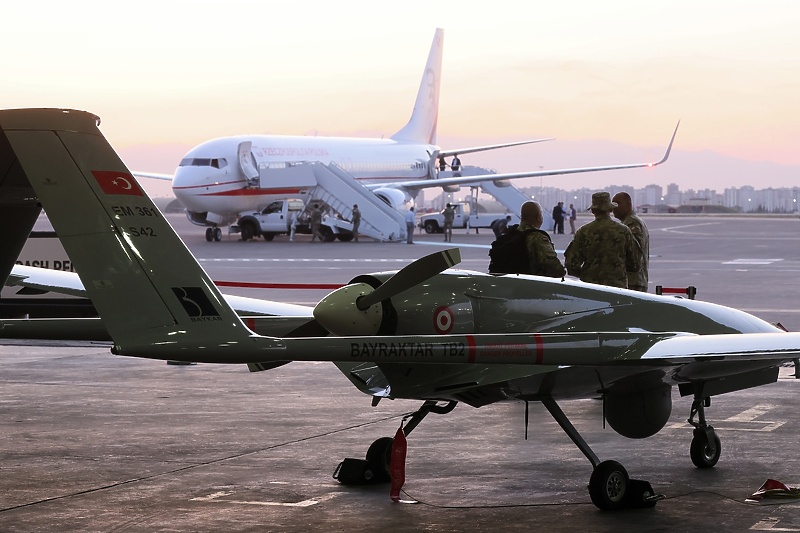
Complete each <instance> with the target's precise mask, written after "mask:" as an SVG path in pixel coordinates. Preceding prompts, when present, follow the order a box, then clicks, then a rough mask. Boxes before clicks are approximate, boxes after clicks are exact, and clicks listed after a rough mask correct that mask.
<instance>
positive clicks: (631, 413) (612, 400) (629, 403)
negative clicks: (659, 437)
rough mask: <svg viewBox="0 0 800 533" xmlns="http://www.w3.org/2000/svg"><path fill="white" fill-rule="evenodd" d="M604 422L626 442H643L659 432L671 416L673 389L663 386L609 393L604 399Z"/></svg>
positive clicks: (663, 384) (662, 384) (664, 384)
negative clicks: (637, 440) (641, 440)
mask: <svg viewBox="0 0 800 533" xmlns="http://www.w3.org/2000/svg"><path fill="white" fill-rule="evenodd" d="M605 412H606V420H607V421H608V425H610V426H611V428H612V429H613V430H614V431H616V432H617V433H619V434H620V435H622V436H623V437H628V438H629V439H644V438H646V437H651V436H653V435H655V434H656V433H658V432H659V431H661V428H663V427H664V426H665V425H666V423H667V420H669V415H670V414H671V413H672V388H671V387H670V386H669V385H667V384H666V383H661V384H658V385H657V386H654V387H648V388H644V387H642V388H639V389H627V388H626V389H624V390H620V391H615V390H613V389H612V390H611V391H609V392H608V393H607V394H606V397H605Z"/></svg>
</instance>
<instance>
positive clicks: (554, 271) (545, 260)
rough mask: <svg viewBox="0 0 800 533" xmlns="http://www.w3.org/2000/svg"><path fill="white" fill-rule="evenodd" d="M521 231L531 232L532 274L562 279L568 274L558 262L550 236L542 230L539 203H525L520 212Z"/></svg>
mask: <svg viewBox="0 0 800 533" xmlns="http://www.w3.org/2000/svg"><path fill="white" fill-rule="evenodd" d="M519 218H520V225H519V231H526V230H531V232H530V233H529V234H528V238H527V244H528V253H529V254H530V261H531V271H530V274H533V275H536V276H549V277H551V278H561V277H563V276H564V274H566V270H564V265H562V264H561V261H559V260H558V256H557V255H556V249H555V247H554V246H553V242H552V241H551V240H550V235H549V234H548V233H547V232H546V231H543V230H541V229H539V228H540V227H541V225H542V221H543V220H544V219H543V217H542V206H541V205H539V203H538V202H525V203H524V204H522V209H521V210H520V215H519Z"/></svg>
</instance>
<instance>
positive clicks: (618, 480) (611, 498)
mask: <svg viewBox="0 0 800 533" xmlns="http://www.w3.org/2000/svg"><path fill="white" fill-rule="evenodd" d="M541 402H542V404H543V405H544V406H545V408H546V409H547V411H548V412H549V413H550V415H551V416H552V417H553V419H554V420H555V421H556V422H557V423H558V425H559V426H561V429H563V430H564V433H566V434H567V436H568V437H569V438H570V439H571V440H572V442H574V443H575V446H577V447H578V449H579V450H580V451H581V452H582V453H583V455H585V456H586V458H587V459H589V462H591V463H592V466H593V467H594V469H593V470H592V476H591V478H590V479H589V497H591V499H592V503H593V504H595V505H596V506H597V507H598V508H599V509H601V510H603V511H612V510H615V509H622V508H626V507H640V508H641V507H653V506H654V505H655V504H656V502H657V501H658V500H661V499H663V498H664V496H662V495H660V494H656V493H655V492H653V488H652V487H651V486H650V483H648V482H647V481H641V480H638V479H631V478H630V477H629V476H628V472H627V471H626V470H625V468H624V467H623V466H622V465H621V464H620V463H618V462H617V461H603V462H600V459H599V458H598V457H597V455H596V454H595V453H594V452H593V451H592V449H591V448H590V447H589V445H588V444H587V443H586V441H585V440H584V439H583V437H581V435H580V433H578V430H577V429H575V426H573V425H572V423H571V422H570V421H569V419H568V418H567V415H565V414H564V412H563V411H562V410H561V408H560V407H559V406H558V404H557V403H556V401H555V400H554V399H553V398H551V397H545V398H541Z"/></svg>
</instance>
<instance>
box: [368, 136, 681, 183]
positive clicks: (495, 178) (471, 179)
mask: <svg viewBox="0 0 800 533" xmlns="http://www.w3.org/2000/svg"><path fill="white" fill-rule="evenodd" d="M678 126H680V121H679V122H678V124H677V125H676V126H675V131H674V132H673V133H672V138H671V139H670V141H669V145H668V146H667V150H666V151H665V152H664V156H663V157H662V158H661V159H660V160H659V161H656V162H649V163H629V164H623V165H606V166H598V167H579V168H561V169H552V170H532V171H529V172H512V173H507V174H483V175H477V176H462V177H453V178H440V179H421V180H414V181H403V182H397V183H381V184H374V185H368V186H367V187H368V188H370V189H378V188H386V187H394V188H399V189H407V190H419V189H426V188H430V187H446V186H453V185H470V184H474V183H481V182H484V181H492V182H495V183H496V182H499V181H507V180H513V179H519V178H536V177H543V176H560V175H564V174H581V173H584V172H600V171H603V170H625V169H631V168H644V167H655V166H658V165H660V164H662V163H664V162H666V161H667V159H669V154H670V152H671V151H672V144H673V142H674V141H675V135H677V133H678ZM458 153H463V152H458Z"/></svg>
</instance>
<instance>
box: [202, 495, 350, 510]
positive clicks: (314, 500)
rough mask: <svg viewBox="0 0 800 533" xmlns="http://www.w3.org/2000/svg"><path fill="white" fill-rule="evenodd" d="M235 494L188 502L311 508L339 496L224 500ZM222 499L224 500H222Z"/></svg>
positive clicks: (211, 496) (207, 497)
mask: <svg viewBox="0 0 800 533" xmlns="http://www.w3.org/2000/svg"><path fill="white" fill-rule="evenodd" d="M233 494H235V493H234V491H220V492H213V493H211V494H209V495H207V496H198V497H196V498H191V499H190V500H189V501H193V502H208V503H232V504H237V505H258V506H265V507H311V506H312V505H317V504H319V503H322V502H325V501H328V500H332V499H333V498H335V497H336V496H338V495H339V494H341V493H340V492H329V493H328V494H323V495H322V496H319V497H316V498H309V499H307V500H302V501H299V502H265V501H257V500H229V499H226V497H227V496H231V495H233ZM223 498H224V499H223Z"/></svg>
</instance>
